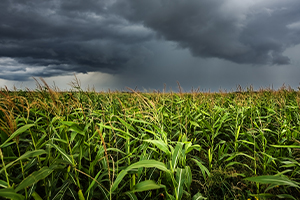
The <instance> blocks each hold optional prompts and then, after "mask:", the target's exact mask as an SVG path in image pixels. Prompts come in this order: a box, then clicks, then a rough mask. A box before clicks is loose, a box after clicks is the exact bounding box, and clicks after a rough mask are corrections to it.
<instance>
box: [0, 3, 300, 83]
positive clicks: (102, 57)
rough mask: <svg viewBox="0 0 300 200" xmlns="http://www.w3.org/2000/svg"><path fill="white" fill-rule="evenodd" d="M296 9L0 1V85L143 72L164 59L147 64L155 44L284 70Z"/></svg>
mask: <svg viewBox="0 0 300 200" xmlns="http://www.w3.org/2000/svg"><path fill="white" fill-rule="evenodd" d="M299 9H300V2H299V1H298V0H286V1H280V0H255V1H253V0H244V1H240V0H224V1H218V0H201V1H199V0H189V1H182V0H172V1H171V0H151V1H136V0H49V1H39V0H26V1H23V0H1V1H0V18H1V21H0V78H2V79H9V80H27V79H28V77H30V76H42V77H51V76H57V75H66V74H72V73H74V72H78V73H88V72H105V73H110V74H116V73H121V74H122V73H123V72H124V71H126V70H129V71H130V72H134V71H139V70H141V69H143V67H145V66H147V67H149V68H150V69H149V70H150V71H151V63H152V64H153V63H156V64H157V65H159V60H163V59H162V57H163V56H164V55H166V54H165V53H164V52H162V54H160V55H157V56H156V57H153V55H154V54H153V51H155V48H152V47H151V45H152V44H154V43H155V42H154V41H155V40H157V41H160V42H161V43H166V44H167V41H172V42H174V43H175V44H177V45H178V46H177V48H183V49H188V50H189V51H190V53H191V54H192V55H193V56H195V57H202V58H219V59H222V60H227V61H232V62H235V63H238V64H250V65H264V64H268V65H286V64H289V63H290V58H289V57H287V56H285V55H283V53H284V51H285V50H286V49H287V48H289V47H292V46H294V45H297V44H299V43H300V20H299V19H300V12H299ZM7 58H10V59H12V60H10V64H9V63H2V64H1V59H2V61H3V62H8V61H7V60H5V59H7ZM154 59H156V60H155V62H154V61H153V60H154ZM169 62H170V64H169V66H172V62H173V61H172V60H171V59H170V61H169ZM12 63H13V64H12ZM246 66H248V65H246ZM153 70H155V68H153ZM175 72H176V70H174V73H175ZM141 73H143V72H141Z"/></svg>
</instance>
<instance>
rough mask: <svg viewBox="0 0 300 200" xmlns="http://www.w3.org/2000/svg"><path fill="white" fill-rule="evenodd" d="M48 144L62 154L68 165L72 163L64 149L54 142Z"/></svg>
mask: <svg viewBox="0 0 300 200" xmlns="http://www.w3.org/2000/svg"><path fill="white" fill-rule="evenodd" d="M49 145H50V146H52V147H54V148H55V149H56V150H57V151H58V152H59V153H60V154H61V155H62V156H63V158H65V159H66V160H67V162H68V163H69V164H70V165H73V162H72V159H71V157H70V156H69V155H68V154H67V153H66V152H65V150H63V149H61V148H60V147H58V146H56V145H55V144H49Z"/></svg>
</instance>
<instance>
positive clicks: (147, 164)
mask: <svg viewBox="0 0 300 200" xmlns="http://www.w3.org/2000/svg"><path fill="white" fill-rule="evenodd" d="M141 167H146V168H149V167H155V168H157V169H160V170H162V171H165V172H169V170H168V169H167V167H166V166H165V164H164V163H162V162H159V161H156V160H142V161H139V162H136V163H134V164H132V165H130V166H128V167H127V168H126V169H125V170H122V171H121V172H120V173H119V175H118V176H117V178H116V180H115V181H114V183H113V185H112V187H111V192H113V191H115V190H116V189H117V187H118V185H119V183H120V182H121V181H122V180H123V178H124V176H125V175H126V174H127V172H128V171H129V170H132V169H138V168H141Z"/></svg>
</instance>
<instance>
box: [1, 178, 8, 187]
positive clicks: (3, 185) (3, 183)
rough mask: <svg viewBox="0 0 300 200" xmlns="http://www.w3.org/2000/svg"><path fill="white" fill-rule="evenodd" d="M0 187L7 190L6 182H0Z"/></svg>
mask: <svg viewBox="0 0 300 200" xmlns="http://www.w3.org/2000/svg"><path fill="white" fill-rule="evenodd" d="M0 187H3V188H7V187H8V184H7V182H6V181H3V180H0Z"/></svg>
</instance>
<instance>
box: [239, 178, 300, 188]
mask: <svg viewBox="0 0 300 200" xmlns="http://www.w3.org/2000/svg"><path fill="white" fill-rule="evenodd" d="M245 180H247V181H252V182H256V183H261V184H274V185H287V186H291V187H296V188H300V187H299V183H297V182H295V181H291V180H290V179H288V178H286V177H281V176H271V175H266V176H256V177H249V178H245Z"/></svg>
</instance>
